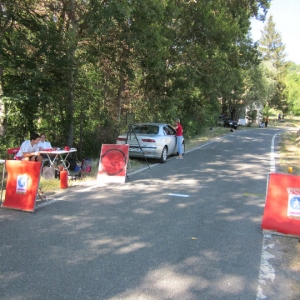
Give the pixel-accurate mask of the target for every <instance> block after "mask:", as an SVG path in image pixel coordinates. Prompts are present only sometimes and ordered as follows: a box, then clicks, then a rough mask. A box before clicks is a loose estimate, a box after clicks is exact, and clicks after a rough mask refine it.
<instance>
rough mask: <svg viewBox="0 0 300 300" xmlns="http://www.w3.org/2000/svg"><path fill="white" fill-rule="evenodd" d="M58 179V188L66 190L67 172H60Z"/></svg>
mask: <svg viewBox="0 0 300 300" xmlns="http://www.w3.org/2000/svg"><path fill="white" fill-rule="evenodd" d="M59 178H60V188H61V189H66V188H67V187H68V172H67V171H66V170H62V171H60V172H59Z"/></svg>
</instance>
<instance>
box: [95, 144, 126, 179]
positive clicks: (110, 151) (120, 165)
mask: <svg viewBox="0 0 300 300" xmlns="http://www.w3.org/2000/svg"><path fill="white" fill-rule="evenodd" d="M128 155H129V145H128V144H125V145H119V144H114V145H110V144H103V145H102V149H101V154H100V162H99V169H98V175H97V181H99V182H101V183H125V177H126V171H127V162H128Z"/></svg>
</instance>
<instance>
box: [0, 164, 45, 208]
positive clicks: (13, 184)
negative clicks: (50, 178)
mask: <svg viewBox="0 0 300 300" xmlns="http://www.w3.org/2000/svg"><path fill="white" fill-rule="evenodd" d="M41 165H42V163H41V162H32V161H20V160H7V161H6V162H5V167H6V170H7V183H6V193H5V199H4V202H3V204H2V207H4V208H11V209H16V210H22V211H27V212H34V210H35V201H36V196H37V194H38V187H39V182H40V175H41Z"/></svg>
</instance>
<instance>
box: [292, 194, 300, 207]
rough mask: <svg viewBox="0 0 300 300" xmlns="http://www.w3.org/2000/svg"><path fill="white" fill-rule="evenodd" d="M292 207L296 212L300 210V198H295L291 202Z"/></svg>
mask: <svg viewBox="0 0 300 300" xmlns="http://www.w3.org/2000/svg"><path fill="white" fill-rule="evenodd" d="M290 206H291V207H292V208H293V209H294V210H300V197H293V198H292V199H291V200H290Z"/></svg>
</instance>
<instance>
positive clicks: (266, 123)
mask: <svg viewBox="0 0 300 300" xmlns="http://www.w3.org/2000/svg"><path fill="white" fill-rule="evenodd" d="M268 123H269V117H268V116H266V117H265V127H266V128H267V127H268Z"/></svg>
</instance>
